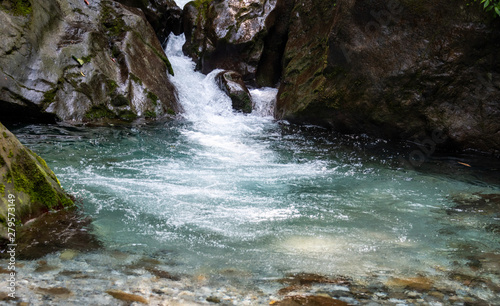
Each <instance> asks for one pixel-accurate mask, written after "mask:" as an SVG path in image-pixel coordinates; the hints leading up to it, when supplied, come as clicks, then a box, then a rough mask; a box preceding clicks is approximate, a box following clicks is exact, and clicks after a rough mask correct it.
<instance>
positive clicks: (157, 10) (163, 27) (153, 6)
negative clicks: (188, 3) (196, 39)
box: [117, 0, 183, 42]
mask: <svg viewBox="0 0 500 306" xmlns="http://www.w3.org/2000/svg"><path fill="white" fill-rule="evenodd" d="M117 1H118V2H120V3H122V4H125V5H127V6H130V7H136V8H139V9H141V10H142V11H143V12H144V15H145V16H146V19H147V20H148V22H149V23H150V24H151V26H152V27H153V29H154V30H155V32H156V36H157V37H158V39H159V40H160V42H164V41H165V40H166V39H167V38H168V36H169V35H170V33H174V34H175V35H179V34H181V33H182V31H183V29H182V18H181V17H182V9H181V8H180V7H178V6H177V4H176V3H175V1H174V0H117Z"/></svg>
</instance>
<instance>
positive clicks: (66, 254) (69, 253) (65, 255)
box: [59, 250, 78, 260]
mask: <svg viewBox="0 0 500 306" xmlns="http://www.w3.org/2000/svg"><path fill="white" fill-rule="evenodd" d="M77 255H78V251H75V250H65V251H63V252H62V253H61V255H59V258H60V259H61V260H72V259H73V258H75V257H76V256H77Z"/></svg>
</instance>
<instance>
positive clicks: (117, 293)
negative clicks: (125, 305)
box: [106, 290, 149, 304]
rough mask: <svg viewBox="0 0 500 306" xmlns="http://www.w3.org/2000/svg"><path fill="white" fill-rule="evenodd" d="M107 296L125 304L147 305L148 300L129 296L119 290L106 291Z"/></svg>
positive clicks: (134, 295)
mask: <svg viewBox="0 0 500 306" xmlns="http://www.w3.org/2000/svg"><path fill="white" fill-rule="evenodd" d="M106 293H107V294H109V295H111V296H112V297H114V298H115V299H118V300H121V301H125V302H139V303H143V304H148V303H149V302H148V300H146V299H145V298H144V297H142V296H140V295H136V294H131V293H127V292H123V291H120V290H108V291H106Z"/></svg>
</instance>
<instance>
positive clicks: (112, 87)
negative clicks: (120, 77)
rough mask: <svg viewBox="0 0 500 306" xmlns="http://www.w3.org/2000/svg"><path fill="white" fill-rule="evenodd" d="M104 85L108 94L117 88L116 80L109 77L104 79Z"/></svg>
mask: <svg viewBox="0 0 500 306" xmlns="http://www.w3.org/2000/svg"><path fill="white" fill-rule="evenodd" d="M106 85H107V87H108V94H110V95H111V94H112V93H114V92H115V90H116V89H117V88H118V84H116V82H115V81H113V80H111V79H107V80H106Z"/></svg>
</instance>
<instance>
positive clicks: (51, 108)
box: [0, 0, 179, 122]
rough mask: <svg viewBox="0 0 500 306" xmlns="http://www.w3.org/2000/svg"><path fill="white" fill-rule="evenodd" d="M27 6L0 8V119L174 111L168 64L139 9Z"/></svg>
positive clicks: (37, 2)
mask: <svg viewBox="0 0 500 306" xmlns="http://www.w3.org/2000/svg"><path fill="white" fill-rule="evenodd" d="M4 2H5V1H4ZM4 2H2V3H4ZM31 3H32V9H31V11H30V12H28V13H27V14H24V15H23V14H18V13H16V12H15V11H13V10H12V9H11V8H9V7H8V6H2V7H1V9H0V20H1V23H0V33H1V34H0V37H1V39H2V41H3V43H2V44H1V46H0V109H1V110H2V111H1V112H0V120H3V121H7V120H9V121H10V120H14V121H24V122H33V121H50V120H55V119H60V120H74V121H96V120H101V119H121V120H132V119H135V118H137V117H157V116H162V115H165V114H167V113H172V114H173V113H175V112H177V111H179V106H178V105H177V101H176V97H175V88H174V87H173V85H172V84H171V83H170V82H169V80H168V76H167V72H168V71H169V70H170V72H172V71H171V67H170V63H169V62H168V59H167V58H166V56H165V55H164V53H163V50H162V47H161V44H160V43H159V41H158V39H157V37H156V35H155V32H154V31H153V29H152V27H151V26H150V24H149V23H148V22H147V20H146V18H145V16H144V14H143V13H142V11H141V10H139V9H136V8H130V7H125V6H123V5H121V4H119V3H118V2H114V1H110V0H103V1H90V5H86V4H85V2H84V1H79V0H70V1H62V0H58V1H41V0H33V1H31Z"/></svg>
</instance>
